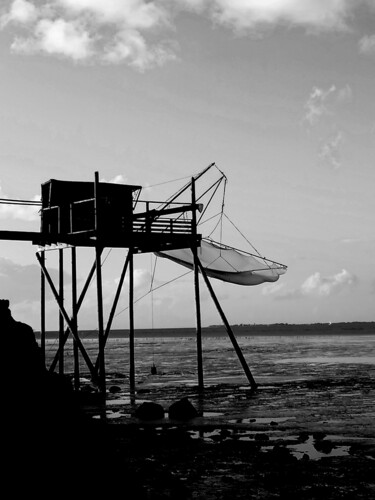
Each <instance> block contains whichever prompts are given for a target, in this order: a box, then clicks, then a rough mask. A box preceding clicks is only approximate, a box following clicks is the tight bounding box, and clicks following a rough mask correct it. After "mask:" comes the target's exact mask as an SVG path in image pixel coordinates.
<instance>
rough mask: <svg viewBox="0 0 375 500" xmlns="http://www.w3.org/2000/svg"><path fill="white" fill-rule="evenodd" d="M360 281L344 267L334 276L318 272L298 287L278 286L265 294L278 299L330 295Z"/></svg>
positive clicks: (348, 288) (349, 287)
mask: <svg viewBox="0 0 375 500" xmlns="http://www.w3.org/2000/svg"><path fill="white" fill-rule="evenodd" d="M357 283H358V278H357V277H356V276H355V275H354V274H352V273H350V272H349V271H347V270H346V269H343V270H342V271H340V272H338V273H336V274H334V275H333V276H322V275H321V273H320V272H316V273H314V274H312V275H311V276H309V277H308V278H307V279H306V280H305V281H304V282H303V283H302V284H301V285H300V286H299V287H298V288H293V289H289V290H287V289H285V287H278V288H274V289H273V290H272V288H270V289H268V290H267V289H266V290H265V292H264V295H272V296H274V298H275V299H277V300H285V299H302V298H304V297H316V298H318V297H328V296H331V295H337V294H339V293H342V292H344V291H345V290H350V289H352V288H353V286H355V285H356V284H357Z"/></svg>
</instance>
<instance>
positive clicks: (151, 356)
mask: <svg viewBox="0 0 375 500" xmlns="http://www.w3.org/2000/svg"><path fill="white" fill-rule="evenodd" d="M81 340H82V344H83V345H84V347H85V350H86V351H87V354H88V355H89V357H90V359H91V360H92V362H93V363H94V364H95V362H96V360H97V356H98V339H97V338H95V333H94V332H89V333H86V336H81ZM237 342H238V345H239V346H240V348H241V350H242V353H243V355H244V357H245V359H246V361H247V363H248V365H249V367H250V370H251V372H252V374H253V376H254V377H255V378H256V380H257V382H258V383H261V384H267V385H269V384H272V383H277V382H283V381H295V380H306V379H309V378H311V377H313V376H314V374H316V372H317V371H318V372H319V376H320V377H321V378H325V377H329V376H331V375H332V370H333V369H334V370H335V371H336V372H337V374H338V375H340V374H342V373H345V376H350V373H351V372H353V376H354V374H358V371H363V372H369V371H375V335H374V334H371V333H370V334H358V333H355V334H353V335H347V334H345V335H337V334H335V335H329V334H328V333H327V334H319V335H303V334H302V335H296V334H294V335H285V334H283V335H255V336H251V335H239V336H237ZM57 348H58V339H56V338H54V339H48V340H47V341H46V363H47V366H48V365H49V364H50V363H51V361H52V360H53V359H54V357H55V356H56V352H57ZM202 351H203V368H204V378H205V384H206V385H207V384H218V383H236V384H241V383H246V380H247V379H246V376H245V374H244V371H243V368H242V366H241V364H240V362H239V360H238V357H237V354H236V352H235V350H234V347H233V345H232V343H231V341H230V338H229V337H228V336H227V335H225V334H220V335H217V336H203V339H202ZM134 353H135V368H136V378H137V381H138V382H142V381H143V380H145V379H149V376H150V370H151V367H152V366H153V365H155V366H156V369H157V375H158V377H156V380H155V383H158V382H160V383H174V384H179V383H180V384H185V385H188V384H192V385H194V384H196V383H197V343H196V338H195V337H194V336H193V335H191V334H189V336H165V337H161V336H157V337H139V338H136V339H135V350H134ZM129 356H130V355H129V340H128V338H127V337H126V336H124V335H123V334H121V335H120V336H116V335H113V336H109V338H108V340H107V343H106V348H105V364H106V373H107V374H110V373H116V374H123V375H124V376H125V377H127V376H128V374H129ZM79 363H80V373H81V375H82V376H84V374H85V373H86V374H88V369H87V367H86V365H85V362H84V360H83V357H82V355H80V356H79ZM64 371H65V373H69V372H72V371H73V344H72V340H71V339H69V340H68V341H67V343H66V344H65V347H64Z"/></svg>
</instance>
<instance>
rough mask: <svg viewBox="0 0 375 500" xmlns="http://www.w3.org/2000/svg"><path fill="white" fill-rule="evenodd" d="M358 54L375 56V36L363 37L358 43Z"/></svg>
mask: <svg viewBox="0 0 375 500" xmlns="http://www.w3.org/2000/svg"><path fill="white" fill-rule="evenodd" d="M358 47H359V52H360V53H361V54H366V55H375V35H370V36H364V37H362V38H361V39H360V40H359V42H358Z"/></svg>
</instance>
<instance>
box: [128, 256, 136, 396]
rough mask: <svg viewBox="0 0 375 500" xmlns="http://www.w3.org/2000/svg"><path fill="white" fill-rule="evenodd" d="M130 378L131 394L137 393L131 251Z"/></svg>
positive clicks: (131, 259)
mask: <svg viewBox="0 0 375 500" xmlns="http://www.w3.org/2000/svg"><path fill="white" fill-rule="evenodd" d="M129 357H130V359H129V363H130V367H129V378H130V392H131V393H134V392H135V355H134V258H133V251H132V249H129Z"/></svg>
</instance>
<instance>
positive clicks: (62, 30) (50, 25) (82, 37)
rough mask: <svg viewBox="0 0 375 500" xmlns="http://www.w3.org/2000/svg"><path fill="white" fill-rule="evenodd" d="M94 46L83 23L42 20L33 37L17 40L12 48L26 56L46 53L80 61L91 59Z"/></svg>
mask: <svg viewBox="0 0 375 500" xmlns="http://www.w3.org/2000/svg"><path fill="white" fill-rule="evenodd" d="M92 45H93V39H92V38H91V36H90V34H89V33H88V31H87V30H86V29H85V27H84V26H83V25H82V24H81V23H79V22H69V21H65V20H64V19H55V20H50V19H42V20H40V21H39V22H38V23H37V24H36V26H35V29H34V36H33V37H31V38H16V39H15V41H14V42H13V44H12V47H11V48H12V49H13V50H14V51H16V52H21V53H26V54H27V53H35V52H46V53H47V54H56V55H62V56H66V57H69V58H71V59H73V60H76V61H78V60H85V59H88V58H89V57H90V55H91V54H92V52H93V49H92Z"/></svg>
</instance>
